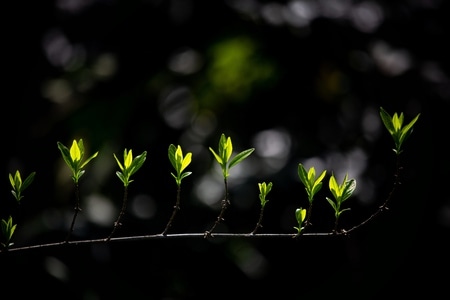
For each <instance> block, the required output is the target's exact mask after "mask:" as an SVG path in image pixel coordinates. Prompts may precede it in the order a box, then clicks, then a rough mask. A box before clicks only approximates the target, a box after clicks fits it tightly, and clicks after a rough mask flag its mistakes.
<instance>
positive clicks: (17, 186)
mask: <svg viewBox="0 0 450 300" xmlns="http://www.w3.org/2000/svg"><path fill="white" fill-rule="evenodd" d="M35 175H36V172H32V173H31V174H30V175H28V177H27V178H26V179H25V181H23V182H22V178H21V176H20V172H19V170H17V171H16V173H15V174H14V176H13V175H12V174H11V173H10V174H9V182H11V186H12V188H13V189H12V190H11V193H12V194H13V196H14V198H16V200H17V202H20V200H22V198H23V197H24V196H23V195H22V193H23V191H24V190H25V189H26V188H27V187H28V186H29V185H30V184H31V183H32V182H33V180H34V176H35Z"/></svg>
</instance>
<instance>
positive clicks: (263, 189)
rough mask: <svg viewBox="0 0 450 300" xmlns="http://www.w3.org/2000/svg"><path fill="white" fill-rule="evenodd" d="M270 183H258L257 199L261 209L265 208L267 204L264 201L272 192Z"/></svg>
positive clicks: (266, 200)
mask: <svg viewBox="0 0 450 300" xmlns="http://www.w3.org/2000/svg"><path fill="white" fill-rule="evenodd" d="M272 185H273V184H272V182H269V183H265V182H262V183H258V187H259V199H260V200H261V207H264V206H266V203H267V202H269V200H268V199H266V197H267V194H269V192H270V191H271V190H272Z"/></svg>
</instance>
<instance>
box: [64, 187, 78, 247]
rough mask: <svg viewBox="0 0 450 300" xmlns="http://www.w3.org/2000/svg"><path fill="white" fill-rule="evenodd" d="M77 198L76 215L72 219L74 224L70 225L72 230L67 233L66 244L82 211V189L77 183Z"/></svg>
mask: <svg viewBox="0 0 450 300" xmlns="http://www.w3.org/2000/svg"><path fill="white" fill-rule="evenodd" d="M75 198H76V204H75V207H74V210H75V212H74V214H73V218H72V224H71V225H70V229H69V232H68V233H67V237H66V243H67V242H68V241H69V239H70V236H71V234H72V232H73V229H74V227H75V220H76V218H77V216H78V213H79V212H80V211H81V206H80V188H79V185H78V183H77V182H75Z"/></svg>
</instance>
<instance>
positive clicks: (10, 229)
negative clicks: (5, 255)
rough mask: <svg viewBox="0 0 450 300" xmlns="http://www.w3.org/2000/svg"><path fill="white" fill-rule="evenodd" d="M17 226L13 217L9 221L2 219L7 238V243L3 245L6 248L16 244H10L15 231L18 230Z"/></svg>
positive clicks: (3, 230) (4, 233)
mask: <svg viewBox="0 0 450 300" xmlns="http://www.w3.org/2000/svg"><path fill="white" fill-rule="evenodd" d="M16 227H17V224H14V223H13V219H12V217H11V216H9V218H8V220H4V219H2V233H3V235H4V237H5V242H4V243H2V244H1V245H2V246H3V247H4V248H6V249H7V248H9V247H11V246H12V245H13V244H14V243H10V241H11V239H12V236H13V234H14V231H15V230H16Z"/></svg>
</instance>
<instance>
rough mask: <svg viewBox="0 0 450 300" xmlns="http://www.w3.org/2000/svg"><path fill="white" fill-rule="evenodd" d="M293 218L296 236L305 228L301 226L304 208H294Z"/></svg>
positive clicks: (304, 217) (303, 219)
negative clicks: (296, 224)
mask: <svg viewBox="0 0 450 300" xmlns="http://www.w3.org/2000/svg"><path fill="white" fill-rule="evenodd" d="M295 219H296V220H297V223H298V227H294V229H295V230H297V234H296V236H299V235H300V234H301V233H302V230H303V229H304V228H305V227H303V222H304V221H305V219H306V209H304V208H301V207H300V208H297V209H296V210H295Z"/></svg>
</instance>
